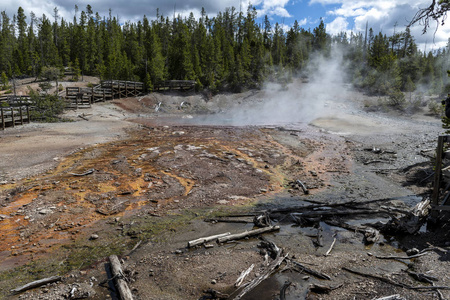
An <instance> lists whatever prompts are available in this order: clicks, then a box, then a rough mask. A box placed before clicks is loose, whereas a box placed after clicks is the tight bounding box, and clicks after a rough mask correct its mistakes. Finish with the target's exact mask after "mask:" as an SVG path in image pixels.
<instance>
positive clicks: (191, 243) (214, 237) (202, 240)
mask: <svg viewBox="0 0 450 300" xmlns="http://www.w3.org/2000/svg"><path fill="white" fill-rule="evenodd" d="M230 234H231V232H226V233H221V234H216V235H211V236H207V237H202V238H199V239H196V240H192V241H189V242H188V248H191V247H194V246H197V245H201V244H204V243H207V242H211V241H214V240H217V239H218V238H220V237H224V236H227V235H230Z"/></svg>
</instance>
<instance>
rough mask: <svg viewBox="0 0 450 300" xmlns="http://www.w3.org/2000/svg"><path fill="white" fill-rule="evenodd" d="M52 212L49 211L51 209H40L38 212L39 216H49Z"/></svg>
mask: <svg viewBox="0 0 450 300" xmlns="http://www.w3.org/2000/svg"><path fill="white" fill-rule="evenodd" d="M52 212H53V211H52V210H51V209H48V208H43V209H41V210H40V211H39V213H40V214H41V215H46V214H51V213H52Z"/></svg>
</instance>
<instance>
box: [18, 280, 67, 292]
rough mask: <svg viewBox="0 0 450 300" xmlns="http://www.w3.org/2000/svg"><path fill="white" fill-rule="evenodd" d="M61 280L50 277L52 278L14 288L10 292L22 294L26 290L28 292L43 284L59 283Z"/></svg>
mask: <svg viewBox="0 0 450 300" xmlns="http://www.w3.org/2000/svg"><path fill="white" fill-rule="evenodd" d="M61 279H62V277H61V276H52V277H48V278H44V279H40V280H36V281H33V282H30V283H27V284H25V285H23V286H21V287H18V288H15V289H13V290H11V292H12V293H14V294H18V293H21V292H24V291H26V290H30V289H34V288H37V287H40V286H43V285H45V284H49V283H53V282H56V281H60V280H61Z"/></svg>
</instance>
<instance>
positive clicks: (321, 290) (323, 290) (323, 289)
mask: <svg viewBox="0 0 450 300" xmlns="http://www.w3.org/2000/svg"><path fill="white" fill-rule="evenodd" d="M341 286H343V284H342V283H341V284H340V285H338V286H335V287H331V286H327V285H323V284H315V283H313V284H310V285H309V290H310V291H312V292H314V293H317V294H328V293H329V292H331V291H334V290H337V289H338V288H340V287H341Z"/></svg>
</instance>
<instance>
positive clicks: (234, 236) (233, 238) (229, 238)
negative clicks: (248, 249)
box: [217, 226, 280, 243]
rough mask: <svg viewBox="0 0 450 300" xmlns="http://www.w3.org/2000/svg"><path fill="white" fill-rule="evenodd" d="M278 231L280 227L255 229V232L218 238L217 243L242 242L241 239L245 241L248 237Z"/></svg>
mask: <svg viewBox="0 0 450 300" xmlns="http://www.w3.org/2000/svg"><path fill="white" fill-rule="evenodd" d="M277 230H280V226H269V227H264V228H259V229H255V230H250V231H245V232H242V233H236V234H230V235H227V236H223V237H220V238H218V239H217V242H218V243H225V242H228V241H232V240H240V239H244V238H246V237H250V236H255V235H258V234H261V233H266V232H272V231H277Z"/></svg>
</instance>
